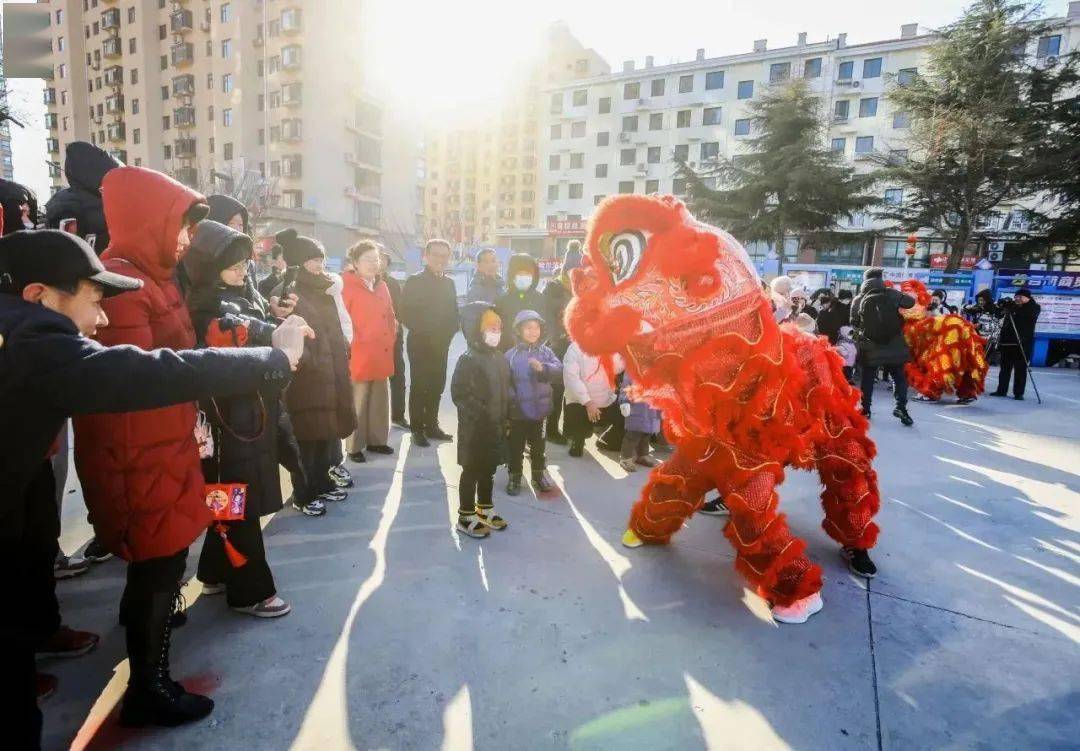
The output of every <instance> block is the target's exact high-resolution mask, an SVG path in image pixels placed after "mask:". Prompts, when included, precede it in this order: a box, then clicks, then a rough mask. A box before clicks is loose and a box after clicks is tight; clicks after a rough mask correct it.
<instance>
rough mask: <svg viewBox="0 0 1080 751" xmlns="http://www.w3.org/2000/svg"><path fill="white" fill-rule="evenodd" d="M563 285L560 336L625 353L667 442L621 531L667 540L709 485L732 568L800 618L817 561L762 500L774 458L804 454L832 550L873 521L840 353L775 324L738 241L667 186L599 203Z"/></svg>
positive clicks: (789, 616) (856, 538) (810, 596)
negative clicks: (579, 261)
mask: <svg viewBox="0 0 1080 751" xmlns="http://www.w3.org/2000/svg"><path fill="white" fill-rule="evenodd" d="M572 286H573V291H574V297H573V299H572V301H571V303H570V305H569V306H568V309H567V313H566V323H567V329H568V330H569V332H570V334H571V336H572V337H573V339H574V341H575V342H577V344H578V346H580V347H581V348H582V350H584V351H586V352H588V353H590V354H593V355H598V356H600V357H601V358H602V359H604V360H606V361H608V362H610V359H611V357H610V356H612V355H614V354H616V353H618V354H621V355H622V356H623V357H624V358H625V361H626V367H627V368H628V369H629V371H630V374H631V376H632V377H633V380H634V386H633V387H632V392H631V393H632V397H633V398H635V399H643V400H644V401H646V402H648V403H649V404H651V405H652V406H653V407H656V408H657V409H660V410H662V411H663V414H664V424H665V426H666V428H665V429H666V432H667V436H668V438H669V440H670V441H671V442H672V443H673V444H675V447H676V448H675V451H674V453H673V454H672V456H671V458H670V459H669V460H668V461H666V462H664V463H663V464H662V465H660V466H659V467H657V468H656V469H655V470H653V472H652V475H651V476H650V478H649V480H648V482H647V483H646V485H645V487H644V488H643V490H642V493H641V498H640V499H639V500H638V502H637V503H636V504H635V505H634V507H633V510H632V511H631V514H630V522H629V528H628V530H627V532H626V534H625V536H624V537H623V544H624V545H627V546H628V547H637V546H639V545H641V544H643V543H666V542H668V541H669V540H670V539H671V536H672V535H673V534H675V533H676V532H677V531H678V530H679V529H680V528H681V527H682V525H683V524H684V523H685V521H686V520H687V519H688V518H689V517H690V516H691V515H692V514H693V513H694V512H695V511H696V510H697V509H698V508H700V506H701V505H702V503H703V501H704V497H705V494H706V493H707V492H708V491H710V490H711V489H712V488H717V489H718V490H719V491H720V494H721V496H722V497H723V498H724V500H725V503H726V505H727V506H728V508H729V509H730V512H731V518H730V520H729V521H728V523H727V526H726V527H725V529H724V534H725V535H726V536H727V538H728V540H730V541H731V544H732V545H733V546H734V547H735V551H736V554H737V555H736V559H735V566H736V568H737V569H738V570H739V571H740V572H741V573H742V574H743V575H744V576H745V577H746V578H747V579H748V580H749V581H750V582H751V583H752V584H753V586H754V587H755V588H756V590H757V592H758V594H760V595H761V596H762V597H764V598H765V599H766V600H768V601H769V602H770V603H771V604H772V607H773V615H774V617H775V618H776V619H777V620H782V621H785V622H789V623H801V622H803V621H805V620H806V618H808V617H809V616H810V615H812V614H813V613H815V612H817V611H818V610H820V609H821V606H822V602H821V596H820V590H821V569H820V567H819V566H817V565H816V564H814V563H812V562H811V561H810V560H809V558H807V556H806V554H805V548H806V543H804V542H803V541H802V540H800V539H798V538H796V537H795V536H794V535H793V534H792V533H791V531H790V530H789V529H788V526H787V522H786V521H785V517H784V515H783V514H781V513H778V511H777V506H778V503H779V499H778V497H777V493H776V487H777V486H778V485H779V484H780V483H781V482H783V479H784V468H785V467H787V466H794V467H797V468H799V469H811V468H816V469H817V471H818V474H819V476H820V477H821V481H822V483H823V484H824V486H825V489H824V492H823V493H822V495H821V500H822V503H823V505H824V510H825V520H824V522H823V524H822V526H823V527H824V529H825V531H826V532H827V533H828V535H829V536H830V537H832V538H833V539H834V540H836V541H837V542H839V543H840V544H841V545H842V546H844V547H845V549H849V550H850V549H858V550H861V551H863V552H864V553H865V550H866V549H868V548H871V547H873V545H874V543H875V541H876V539H877V535H878V527H877V525H876V524H875V523H874V521H873V519H874V515H875V514H876V513H877V511H878V507H879V505H880V498H879V495H878V487H877V476H876V475H875V473H874V470H873V467H872V465H871V459H872V458H873V456H874V453H875V447H874V444H873V442H872V441H871V440H870V438H869V437H868V436H867V427H868V424H867V421H866V420H865V419H864V418H863V417H862V416H861V415H860V414H859V413H858V411H857V410H856V401H857V398H858V391H857V390H855V389H853V388H852V387H851V386H849V385H848V383H847V382H846V380H845V379H844V376H843V372H842V370H841V367H842V363H841V361H840V358H839V356H838V355H837V354H836V353H835V352H834V351H833V350H832V349H831V348H830V347H829V345H828V342H827V341H826V340H825V339H824V338H822V337H815V336H811V335H809V334H804V333H801V332H800V331H798V330H797V329H796V328H795V327H794V326H792V325H791V324H783V325H779V324H777V323H776V322H775V321H774V318H773V314H772V310H771V307H770V305H769V301H768V299H767V297H766V295H765V293H764V292H763V290H762V287H761V283H760V281H759V279H758V276H757V273H756V271H755V270H754V268H753V266H752V264H751V263H750V259H749V257H748V256H747V254H746V251H745V250H744V249H743V248H742V246H741V245H739V243H738V242H737V241H736V240H735V239H734V238H732V237H731V236H730V235H728V234H727V233H726V232H723V231H722V230H719V229H716V228H714V227H710V226H707V225H705V224H702V223H700V222H698V221H696V220H695V219H694V218H693V217H691V216H690V214H689V212H688V211H687V209H686V207H685V206H684V205H683V204H682V203H681V202H680V201H678V200H677V199H675V198H673V197H671V196H641V195H620V196H614V197H612V198H609V199H608V200H606V201H604V202H603V203H602V204H600V206H599V207H598V209H597V211H596V212H595V213H594V214H593V217H592V220H591V223H590V227H589V233H588V239H587V259H586V261H585V263H584V264H583V266H582V267H581V268H579V269H575V270H574V271H573V275H572ZM609 372H610V371H609Z"/></svg>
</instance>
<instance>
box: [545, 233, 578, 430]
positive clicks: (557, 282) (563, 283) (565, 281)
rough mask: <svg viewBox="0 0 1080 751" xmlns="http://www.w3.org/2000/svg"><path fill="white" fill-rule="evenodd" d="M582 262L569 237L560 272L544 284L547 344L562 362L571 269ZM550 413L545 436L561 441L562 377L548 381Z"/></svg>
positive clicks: (566, 341) (567, 345) (567, 340)
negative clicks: (549, 384)
mask: <svg viewBox="0 0 1080 751" xmlns="http://www.w3.org/2000/svg"><path fill="white" fill-rule="evenodd" d="M580 265H581V243H580V242H578V241H577V240H571V241H570V244H569V245H568V246H567V248H566V255H565V256H563V263H562V269H560V270H559V274H558V275H557V276H556V277H555V278H553V279H552V280H551V281H549V282H548V283H547V284H545V285H544V291H543V293H542V295H543V298H544V308H543V309H544V311H545V313H544V320H545V321H547V323H548V331H549V332H550V333H549V335H548V344H549V345H550V346H551V349H552V350H553V351H554V352H555V356H556V357H558V358H559V360H560V361H561V360H562V359H563V358H564V357H565V356H566V350H567V349H569V348H570V335H569V334H568V333H566V322H565V321H564V320H563V315H564V314H565V313H566V306H567V305H569V304H570V298H571V297H573V296H574V293H573V292H572V291H571V290H570V272H571V271H573V270H574V269H576V268H577V267H579V266H580ZM551 392H552V393H551V414H549V415H548V418H547V428H546V432H545V437H546V438H547V440H548V441H550V442H551V443H558V444H564V443H566V437H565V436H563V434H562V431H560V430H559V417H560V416H561V415H562V411H563V383H562V381H561V380H559V381H557V382H556V383H553V384H551Z"/></svg>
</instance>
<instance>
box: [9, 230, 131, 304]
mask: <svg viewBox="0 0 1080 751" xmlns="http://www.w3.org/2000/svg"><path fill="white" fill-rule="evenodd" d="M80 279H88V280H89V281H91V282H96V283H97V284H100V285H101V286H102V288H103V290H104V294H105V297H110V296H112V295H117V294H120V293H121V292H129V291H131V290H135V289H139V288H141V287H142V280H140V279H135V278H133V277H130V276H124V275H123V274H115V273H113V272H111V271H106V270H105V266H103V265H102V263H101V261H100V259H98V257H97V255H96V254H95V253H94V249H93V248H91V247H90V246H89V245H88V244H87V243H86V241H85V240H83V239H82V238H81V237H77V236H75V235H72V234H70V233H68V232H62V231H60V230H58V229H36V230H22V231H19V232H13V233H11V234H10V235H5V236H4V237H3V238H0V292H4V293H7V294H15V295H18V294H21V293H22V291H23V289H24V288H25V287H26V286H27V285H28V284H34V283H39V284H47V285H48V286H50V287H73V286H76V285H77V284H78V283H79V280H80Z"/></svg>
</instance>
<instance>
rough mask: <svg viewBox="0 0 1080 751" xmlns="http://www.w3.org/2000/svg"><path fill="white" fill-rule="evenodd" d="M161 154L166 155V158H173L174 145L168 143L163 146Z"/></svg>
mask: <svg viewBox="0 0 1080 751" xmlns="http://www.w3.org/2000/svg"><path fill="white" fill-rule="evenodd" d="M161 155H162V156H163V157H165V158H166V159H172V145H171V144H168V143H167V144H165V145H164V146H162V147H161Z"/></svg>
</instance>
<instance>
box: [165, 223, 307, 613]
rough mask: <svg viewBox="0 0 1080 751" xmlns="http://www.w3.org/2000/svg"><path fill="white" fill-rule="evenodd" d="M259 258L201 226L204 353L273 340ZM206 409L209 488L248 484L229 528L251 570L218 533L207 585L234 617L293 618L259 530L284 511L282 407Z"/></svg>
mask: <svg viewBox="0 0 1080 751" xmlns="http://www.w3.org/2000/svg"><path fill="white" fill-rule="evenodd" d="M251 252H252V244H251V239H250V238H249V237H248V236H247V235H245V234H243V233H241V232H238V231H236V230H234V229H232V228H230V227H226V226H224V225H222V224H218V223H217V222H213V221H203V222H200V223H199V225H198V228H197V229H196V231H195V236H194V237H193V238H192V242H191V248H190V249H189V250H188V252H187V254H186V255H185V256H184V260H183V264H184V268H185V271H186V273H187V277H188V280H189V283H190V288H189V291H188V295H187V305H188V310H189V311H190V313H191V321H192V323H193V324H194V326H195V335H196V338H197V340H198V345H199V346H201V347H205V346H221V345H223V344H224V345H233V346H248V347H258V346H265V345H266V344H267V343H268V342H269V341H270V336H271V334H272V333H273V331H274V328H275V326H276V323H277V322H276V321H275V319H273V318H272V317H271V316H270V314H269V312H268V308H267V304H266V301H265V300H264V299H263V298H262V296H261V295H260V294H259V293H258V291H257V290H256V289H255V285H254V282H253V280H252V278H251V277H250V275H249V274H248V262H249V261H250V259H251ZM241 328H242V329H244V330H243V331H241ZM200 407H201V409H202V410H203V411H204V412H205V413H206V415H207V418H208V419H209V421H210V424H211V426H212V428H213V437H214V455H213V456H212V457H211V458H209V459H205V460H203V474H204V475H205V477H206V481H207V482H208V483H217V482H222V483H245V484H246V485H247V505H246V508H245V513H244V520H243V521H238V522H229V523H227V527H228V540H229V543H231V544H232V546H233V547H235V548H236V549H237V550H238V551H239V552H240V553H242V554H243V555H244V556H245V557H246V558H247V563H245V564H244V565H242V566H234V565H232V563H230V561H229V559H228V556H227V555H226V552H225V546H224V545H225V544H224V542H223V541H222V539H221V537H220V536H219V535H218V534H217V533H216V532H215V531H214V529H213V528H211V529H210V530H209V531H208V532H207V534H206V540H205V542H204V543H203V549H202V555H201V556H200V558H199V570H198V577H199V580H200V581H201V582H202V583H203V587H204V591H206V592H208V593H211V594H212V593H215V592H219V591H222V590H224V591H225V593H226V594H225V597H226V601H227V602H228V604H229V606H230V607H231V608H233V609H234V610H238V611H240V612H243V613H247V614H250V615H254V616H258V617H262V618H271V617H276V616H280V615H285V614H286V613H288V612H289V606H288V604H286V603H285V602H284V601H283V600H282V599H281V598H280V597H278V596H277V591H276V588H275V586H274V577H273V574H271V572H270V565H269V564H268V563H267V561H266V550H265V548H264V547H263V537H262V528H261V526H260V524H259V518H260V517H262V516H265V515H267V514H272V513H274V512H276V511H279V510H280V509H281V507H282V499H281V480H280V477H279V475H278V457H277V441H278V435H277V432H278V419H279V415H280V411H281V408H280V403H279V401H278V400H277V398H270V397H264V396H262V395H261V394H259V393H257V392H256V393H251V394H245V395H243V396H236V397H230V398H227V399H215V400H211V401H209V402H206V403H203V404H201V405H200Z"/></svg>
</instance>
